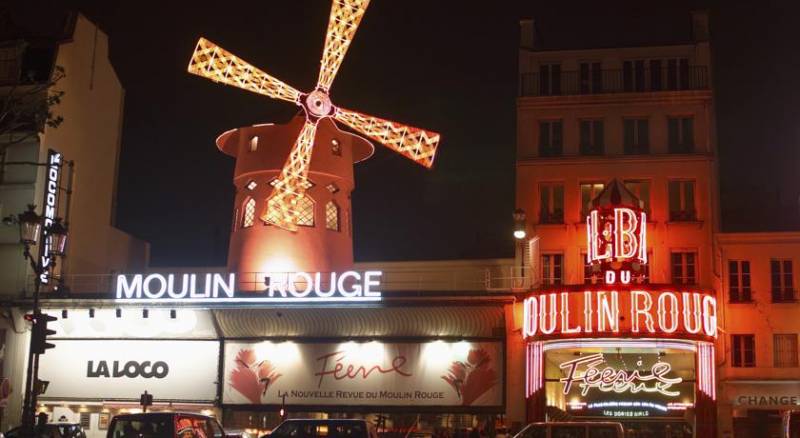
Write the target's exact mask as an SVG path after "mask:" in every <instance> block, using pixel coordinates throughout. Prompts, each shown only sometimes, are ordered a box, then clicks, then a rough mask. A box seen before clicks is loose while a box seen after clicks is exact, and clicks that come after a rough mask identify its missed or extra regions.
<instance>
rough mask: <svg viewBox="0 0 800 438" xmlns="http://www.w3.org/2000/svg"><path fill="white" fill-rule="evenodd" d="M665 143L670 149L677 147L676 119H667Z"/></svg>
mask: <svg viewBox="0 0 800 438" xmlns="http://www.w3.org/2000/svg"><path fill="white" fill-rule="evenodd" d="M667 141H668V143H669V147H670V148H674V147H675V146H677V145H678V119H675V118H668V119H667Z"/></svg>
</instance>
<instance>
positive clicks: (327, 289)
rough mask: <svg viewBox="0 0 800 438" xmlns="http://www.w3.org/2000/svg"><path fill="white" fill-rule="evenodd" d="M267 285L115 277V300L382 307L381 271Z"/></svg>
mask: <svg viewBox="0 0 800 438" xmlns="http://www.w3.org/2000/svg"><path fill="white" fill-rule="evenodd" d="M266 275H267V277H268V278H269V279H270V281H269V285H265V286H264V289H263V290H261V291H255V292H245V293H241V292H239V291H238V290H237V282H236V274H234V273H230V274H219V273H206V274H160V273H152V274H135V275H118V276H117V278H116V290H115V297H116V299H117V301H125V302H159V303H165V302H191V303H213V302H228V303H232V302H337V301H380V300H381V292H380V284H381V282H380V277H381V275H382V273H381V272H380V271H365V272H363V273H360V272H356V271H346V272H342V273H336V272H329V273H321V272H314V273H310V272H290V273H267V274H266Z"/></svg>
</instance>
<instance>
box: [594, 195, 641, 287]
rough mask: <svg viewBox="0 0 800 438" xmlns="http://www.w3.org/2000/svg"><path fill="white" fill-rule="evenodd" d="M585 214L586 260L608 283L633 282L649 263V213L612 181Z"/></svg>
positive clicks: (639, 276)
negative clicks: (587, 213)
mask: <svg viewBox="0 0 800 438" xmlns="http://www.w3.org/2000/svg"><path fill="white" fill-rule="evenodd" d="M592 202H593V204H594V207H593V209H592V210H591V211H590V212H589V215H588V216H586V248H587V249H586V263H587V264H589V265H591V266H592V267H593V268H592V269H593V270H594V271H596V272H600V273H601V274H602V276H603V278H604V280H605V283H606V284H617V283H621V284H630V283H631V281H632V280H633V279H636V278H639V279H641V278H642V277H643V276H644V265H646V264H647V215H646V214H645V212H644V211H642V209H641V208H640V205H641V201H639V200H638V199H637V198H636V197H635V196H634V195H633V194H632V193H630V191H628V189H626V188H625V186H624V185H622V184H621V183H620V182H619V181H617V180H613V181H611V182H610V183H609V184H608V186H607V187H606V188H605V189H604V190H603V191H602V192H601V193H600V195H598V196H597V198H596V199H595V200H593V201H592Z"/></svg>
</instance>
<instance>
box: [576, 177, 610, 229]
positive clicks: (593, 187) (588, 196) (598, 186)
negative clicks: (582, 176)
mask: <svg viewBox="0 0 800 438" xmlns="http://www.w3.org/2000/svg"><path fill="white" fill-rule="evenodd" d="M603 187H605V185H604V184H603V183H581V220H586V216H588V215H589V211H590V210H591V209H592V207H591V205H590V204H591V202H592V200H593V199H594V198H596V197H597V195H599V194H600V192H602V191H603Z"/></svg>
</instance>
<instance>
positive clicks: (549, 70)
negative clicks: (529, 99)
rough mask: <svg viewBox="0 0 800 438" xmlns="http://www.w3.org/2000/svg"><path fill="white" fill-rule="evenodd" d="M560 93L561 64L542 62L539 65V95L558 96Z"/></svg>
mask: <svg viewBox="0 0 800 438" xmlns="http://www.w3.org/2000/svg"><path fill="white" fill-rule="evenodd" d="M560 94H561V64H542V65H540V66H539V95H541V96H558V95H560Z"/></svg>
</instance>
